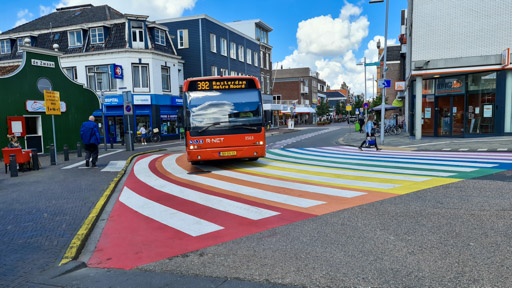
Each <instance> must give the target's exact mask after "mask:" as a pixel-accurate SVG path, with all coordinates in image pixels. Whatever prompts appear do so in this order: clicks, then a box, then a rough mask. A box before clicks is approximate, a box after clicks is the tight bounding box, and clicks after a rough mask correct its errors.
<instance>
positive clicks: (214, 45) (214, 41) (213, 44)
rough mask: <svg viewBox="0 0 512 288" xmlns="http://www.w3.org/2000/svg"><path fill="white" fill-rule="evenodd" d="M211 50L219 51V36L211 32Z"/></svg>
mask: <svg viewBox="0 0 512 288" xmlns="http://www.w3.org/2000/svg"><path fill="white" fill-rule="evenodd" d="M210 51H212V52H213V53H217V36H216V35H215V34H212V33H210Z"/></svg>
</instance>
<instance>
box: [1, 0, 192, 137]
mask: <svg viewBox="0 0 512 288" xmlns="http://www.w3.org/2000/svg"><path fill="white" fill-rule="evenodd" d="M147 18H148V16H145V15H132V14H123V13H120V12H119V11H116V10H115V9H113V8H111V7H109V6H107V5H102V6H93V5H90V4H89V5H81V6H73V7H63V8H58V9H57V11H55V12H53V13H51V14H48V15H46V16H43V17H41V18H38V19H35V20H33V21H31V22H28V23H26V24H23V25H20V26H18V27H16V28H14V29H12V30H9V31H6V32H4V33H2V34H0V45H1V49H0V65H12V64H16V63H20V62H21V53H20V52H19V51H20V47H21V44H22V43H23V41H25V40H26V39H28V40H26V41H29V43H30V46H33V47H38V48H44V49H52V50H57V51H60V52H62V53H63V55H62V56H61V57H60V62H61V66H62V69H63V70H64V71H65V72H66V74H67V75H68V77H69V78H70V79H71V80H73V81H76V82H77V83H82V84H85V85H86V86H87V87H88V88H90V89H91V90H93V91H94V92H95V93H96V95H97V97H98V99H100V100H101V102H103V103H104V104H103V105H102V107H101V108H100V109H96V110H95V111H88V113H90V114H93V115H94V116H96V118H97V121H98V122H99V124H100V126H102V129H101V134H102V137H104V135H105V134H106V135H107V136H108V140H109V141H111V140H112V141H122V140H123V137H124V132H125V131H126V129H127V126H128V125H127V124H128V123H127V121H128V118H127V117H126V116H124V111H123V96H122V95H123V92H126V91H128V92H131V94H132V95H133V107H134V116H135V117H133V118H132V120H130V121H132V123H130V127H131V129H132V130H133V129H134V128H135V129H138V128H140V127H141V126H143V125H146V127H148V128H149V127H152V128H159V129H158V130H159V132H160V133H161V135H162V137H163V138H164V139H166V138H177V137H179V134H178V130H177V128H176V126H177V125H176V121H177V116H176V115H177V111H178V109H179V108H180V107H181V106H182V100H181V98H180V97H179V93H180V87H181V86H182V83H183V79H184V74H183V73H184V70H183V61H182V60H181V59H180V57H179V56H178V55H177V53H176V49H175V48H174V47H173V43H172V41H171V37H170V35H169V33H168V29H167V28H166V27H165V26H162V25H159V24H157V23H154V22H150V21H148V20H147Z"/></svg>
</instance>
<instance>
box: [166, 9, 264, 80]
mask: <svg viewBox="0 0 512 288" xmlns="http://www.w3.org/2000/svg"><path fill="white" fill-rule="evenodd" d="M157 23H159V24H160V25H163V26H165V27H166V28H167V29H168V30H169V33H170V35H173V40H172V41H173V43H174V45H175V47H176V49H177V53H178V55H180V56H181V57H182V59H183V60H184V61H185V74H184V76H185V79H188V78H193V77H205V76H238V75H240V76H242V75H244V76H254V77H257V78H258V79H259V78H260V77H259V76H260V61H259V50H260V48H259V42H258V41H256V40H255V39H253V38H251V37H249V36H248V35H245V34H243V33H242V32H240V31H238V30H236V29H234V28H232V27H230V26H228V25H226V24H224V23H221V22H219V21H217V20H215V19H213V18H211V17H209V16H208V15H198V16H190V17H180V18H171V19H164V20H158V21H157Z"/></svg>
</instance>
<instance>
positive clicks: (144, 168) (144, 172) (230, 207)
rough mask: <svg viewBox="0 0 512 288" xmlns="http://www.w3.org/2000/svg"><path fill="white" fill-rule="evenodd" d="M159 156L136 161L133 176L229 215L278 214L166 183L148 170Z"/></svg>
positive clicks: (253, 216)
mask: <svg viewBox="0 0 512 288" xmlns="http://www.w3.org/2000/svg"><path fill="white" fill-rule="evenodd" d="M160 156H161V155H151V156H148V157H146V158H144V159H142V160H139V161H137V163H136V164H135V166H134V167H133V172H134V174H135V176H136V177H137V178H138V179H139V180H141V181H142V182H144V183H146V184H148V185H149V186H151V187H153V188H155V189H157V190H160V191H162V192H165V193H167V194H170V195H173V196H176V197H180V198H183V199H186V200H189V201H192V202H196V203H199V204H202V205H205V206H208V207H211V208H214V209H217V210H221V211H225V212H228V213H231V214H235V215H238V216H241V217H245V218H248V219H252V220H258V219H263V218H267V217H271V216H275V215H278V214H279V213H278V212H274V211H270V210H267V209H263V208H258V207H254V206H250V205H246V204H243V203H239V202H236V201H232V200H228V199H225V198H221V197H217V196H213V195H209V194H205V193H201V192H198V191H195V190H192V189H188V188H185V187H182V186H178V185H175V184H173V183H170V182H167V181H165V180H164V179H162V178H159V177H158V176H156V175H155V174H153V172H152V171H151V170H150V169H148V165H149V162H151V160H153V159H155V158H157V157H160Z"/></svg>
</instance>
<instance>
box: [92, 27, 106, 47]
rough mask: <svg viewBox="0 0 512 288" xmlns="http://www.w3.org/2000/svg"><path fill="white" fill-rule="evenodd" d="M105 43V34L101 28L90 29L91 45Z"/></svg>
mask: <svg viewBox="0 0 512 288" xmlns="http://www.w3.org/2000/svg"><path fill="white" fill-rule="evenodd" d="M103 42H105V34H104V33H103V27H100V28H91V44H98V43H103Z"/></svg>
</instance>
